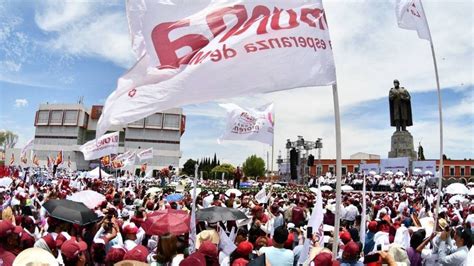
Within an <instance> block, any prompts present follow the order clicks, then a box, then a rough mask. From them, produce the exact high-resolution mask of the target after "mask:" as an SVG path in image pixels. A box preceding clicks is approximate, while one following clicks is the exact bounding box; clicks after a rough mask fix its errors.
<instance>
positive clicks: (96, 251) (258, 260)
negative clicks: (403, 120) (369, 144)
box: [0, 171, 474, 266]
mask: <svg viewBox="0 0 474 266" xmlns="http://www.w3.org/2000/svg"><path fill="white" fill-rule="evenodd" d="M13 172H14V171H12V173H13ZM3 178H10V179H12V181H11V183H10V184H9V185H8V186H5V187H2V188H1V190H0V191H1V194H0V205H1V211H2V213H1V221H0V265H35V264H28V263H34V262H37V261H40V260H41V259H42V258H43V260H46V258H50V262H49V265H67V266H68V265H114V264H116V263H120V262H123V261H129V260H132V261H136V262H135V263H136V264H135V265H140V264H138V263H139V262H141V263H145V264H149V265H173V266H174V265H184V266H186V265H193V266H199V265H224V266H227V265H229V266H240V265H276V266H278V265H285V266H286V265H316V266H318V265H344V266H346V265H352V266H357V265H382V264H387V265H413V266H421V265H459V266H462V265H466V266H467V265H474V262H473V260H472V259H473V258H474V255H473V252H474V251H473V249H472V248H471V245H472V241H473V232H474V197H473V196H472V194H470V195H464V196H462V197H460V195H452V194H449V193H446V192H445V191H443V193H442V197H441V199H442V201H441V204H440V209H439V210H436V198H437V192H436V189H432V188H430V187H428V186H424V187H420V188H418V186H417V184H418V182H421V181H420V178H418V177H413V178H412V177H396V179H394V180H395V181H392V184H393V183H395V184H397V181H396V180H398V179H402V180H404V181H403V182H402V183H400V186H401V187H400V189H394V190H393V191H392V190H389V191H390V192H389V193H386V192H374V190H373V189H372V187H371V186H370V185H369V186H368V188H367V193H366V195H365V198H364V196H363V194H362V193H361V191H358V190H354V191H350V192H343V195H342V202H341V206H340V207H339V208H337V206H336V199H335V198H336V194H335V192H334V191H323V192H321V193H320V192H319V191H318V189H317V187H318V185H319V186H321V182H317V184H316V185H315V187H316V189H311V190H309V189H308V186H306V185H305V186H298V185H290V184H288V185H286V186H274V184H272V183H270V184H263V183H257V184H256V187H255V188H241V187H239V185H240V184H236V185H235V188H232V187H233V184H228V186H227V185H225V184H223V183H222V184H220V185H219V187H218V188H219V189H215V188H216V187H215V186H211V185H210V184H208V183H207V181H201V180H200V181H199V182H198V186H199V187H200V188H199V189H198V190H196V197H195V198H193V195H194V191H195V190H194V189H192V179H189V180H184V179H183V180H180V178H179V177H173V178H171V180H175V181H176V182H177V183H178V185H175V186H170V184H166V186H162V187H159V186H161V185H165V184H164V183H163V182H151V181H150V182H148V181H147V180H145V179H141V180H140V181H137V180H138V179H137V178H136V177H133V176H132V177H131V179H127V178H123V179H120V178H119V179H118V180H123V181H124V182H123V183H121V184H120V185H118V183H117V182H116V180H117V179H116V178H110V179H108V180H105V179H97V178H95V179H93V178H86V177H85V176H84V175H81V174H80V173H78V172H69V173H66V172H61V173H58V174H56V177H50V179H52V180H44V178H43V179H41V181H38V180H39V179H38V177H37V176H35V175H34V174H33V173H20V174H18V175H17V177H14V175H13V174H12V175H11V176H9V177H3ZM3 178H1V179H3ZM330 178H332V179H331V182H332V180H334V178H333V177H323V178H322V179H321V180H324V182H326V181H328V180H329V179H330ZM360 178H361V177H360V175H353V176H350V177H346V178H345V180H347V181H346V182H349V183H350V182H352V181H353V180H354V179H360ZM368 178H369V179H373V180H376V179H377V178H374V177H373V176H372V177H368ZM388 178H390V177H388V176H385V177H383V179H384V180H385V179H388ZM1 179H0V183H2V182H1ZM171 180H169V181H171ZM411 180H414V182H415V184H414V186H413V187H414V191H413V193H407V192H406V190H405V189H404V188H405V186H406V185H407V184H406V182H411ZM239 181H240V180H239ZM155 184H157V186H158V188H156V189H154V190H150V188H151V186H155ZM397 185H398V184H397ZM408 185H410V184H408ZM311 186H312V185H311ZM265 187H266V188H267V190H265V193H266V195H265V197H263V198H264V200H262V198H261V197H260V196H261V195H258V194H259V192H260V191H261V189H262V188H263V189H265ZM471 189H473V188H471ZM84 190H93V191H96V192H98V193H100V194H102V195H104V196H105V200H104V201H102V202H99V203H98V204H97V206H95V207H93V208H91V209H92V211H93V212H94V213H95V214H96V215H97V217H98V219H97V220H96V221H94V222H91V223H88V224H82V225H80V224H77V223H75V222H74V221H65V220H61V219H60V218H57V217H53V216H54V215H52V214H51V213H49V212H48V211H47V209H46V208H45V203H46V202H48V201H50V200H53V199H68V198H69V197H70V196H71V195H73V194H74V193H76V192H78V191H84ZM151 191H153V192H151ZM314 191H316V193H315V192H314ZM176 193H179V194H180V195H181V197H176V198H175V199H174V200H170V197H168V196H169V195H175V194H176ZM317 195H321V197H320V198H319V197H318V196H317ZM453 197H457V198H458V200H456V201H453V200H452V199H453ZM318 200H319V201H322V203H321V204H322V208H323V210H319V211H320V213H321V214H322V215H323V217H322V219H323V222H322V225H321V226H320V228H312V227H309V226H308V224H310V223H309V220H311V219H312V217H313V215H314V213H315V212H316V211H317V210H316V209H317V206H319V205H318V204H316V203H317V202H318ZM364 200H365V204H364V203H363V201H364ZM193 204H195V206H196V207H195V209H196V210H197V213H198V214H199V212H200V211H202V210H204V209H207V208H212V207H223V208H228V209H232V210H233V211H239V212H242V213H243V214H245V217H246V218H245V217H244V218H242V219H238V220H232V219H230V220H222V221H209V220H206V219H199V215H197V216H196V217H197V220H196V224H195V232H196V234H195V235H194V234H193V232H194V226H193V225H192V224H190V225H188V226H189V230H188V231H187V232H183V233H181V234H173V233H170V232H164V233H161V234H150V232H149V231H147V228H144V226H143V225H144V224H145V223H146V221H147V220H148V219H151V218H150V217H153V216H154V213H156V212H157V211H166V210H180V211H184V212H186V213H188V215H189V216H191V211H192V210H193ZM364 205H365V209H363V206H364ZM337 209H340V213H339V216H340V217H341V221H340V228H338V230H336V231H335V230H334V226H335V225H336V210H337ZM436 213H438V217H437V220H436V221H435V215H436ZM192 220H193V219H191V221H192ZM364 228H365V230H364ZM334 232H338V238H339V240H340V241H338V242H335V237H334ZM335 246H337V249H336V247H335ZM333 250H337V254H336V256H334V254H333ZM51 258H52V259H51ZM41 265H44V264H41ZM47 265H48V264H47Z"/></svg>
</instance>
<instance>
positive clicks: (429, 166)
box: [412, 161, 436, 175]
mask: <svg viewBox="0 0 474 266" xmlns="http://www.w3.org/2000/svg"><path fill="white" fill-rule="evenodd" d="M415 169H420V170H421V172H420V173H423V174H425V173H426V172H427V171H430V172H431V174H433V175H434V174H436V161H413V171H412V173H414V174H417V173H416V171H415Z"/></svg>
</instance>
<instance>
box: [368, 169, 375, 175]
mask: <svg viewBox="0 0 474 266" xmlns="http://www.w3.org/2000/svg"><path fill="white" fill-rule="evenodd" d="M376 174H377V173H376V172H375V171H374V170H372V171H369V175H376Z"/></svg>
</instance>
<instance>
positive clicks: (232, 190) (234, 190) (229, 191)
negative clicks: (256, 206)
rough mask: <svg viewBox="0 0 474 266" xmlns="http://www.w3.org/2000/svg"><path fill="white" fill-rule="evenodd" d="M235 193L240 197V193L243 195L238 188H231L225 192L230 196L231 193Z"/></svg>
mask: <svg viewBox="0 0 474 266" xmlns="http://www.w3.org/2000/svg"><path fill="white" fill-rule="evenodd" d="M232 193H234V194H235V196H237V197H240V195H242V192H240V190H238V189H236V188H230V189H228V190H227V191H226V192H225V194H226V195H227V196H228V197H230V194H232Z"/></svg>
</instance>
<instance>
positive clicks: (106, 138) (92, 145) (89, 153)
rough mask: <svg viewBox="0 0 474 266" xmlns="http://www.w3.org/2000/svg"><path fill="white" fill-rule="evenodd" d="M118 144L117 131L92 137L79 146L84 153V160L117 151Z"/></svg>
mask: <svg viewBox="0 0 474 266" xmlns="http://www.w3.org/2000/svg"><path fill="white" fill-rule="evenodd" d="M118 145H119V132H113V133H109V134H105V135H103V136H101V137H100V138H99V139H93V140H91V141H88V142H87V143H86V144H84V145H82V146H81V147H79V150H80V151H81V152H82V153H83V154H84V160H86V161H89V160H93V159H97V158H100V157H103V156H106V155H110V154H114V153H117V148H118Z"/></svg>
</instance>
